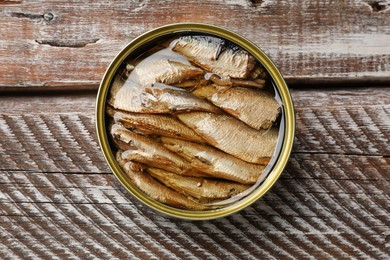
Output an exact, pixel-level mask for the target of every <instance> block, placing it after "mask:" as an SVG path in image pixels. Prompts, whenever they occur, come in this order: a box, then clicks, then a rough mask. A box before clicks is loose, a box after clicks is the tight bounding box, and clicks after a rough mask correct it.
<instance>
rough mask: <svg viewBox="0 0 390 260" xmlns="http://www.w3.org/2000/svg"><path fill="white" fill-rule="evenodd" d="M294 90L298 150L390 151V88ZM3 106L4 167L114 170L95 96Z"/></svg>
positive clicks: (6, 100)
mask: <svg viewBox="0 0 390 260" xmlns="http://www.w3.org/2000/svg"><path fill="white" fill-rule="evenodd" d="M293 93H294V94H293V96H294V99H295V100H296V102H295V109H296V117H297V131H296V139H295V146H294V152H295V153H317V154H318V153H324V154H351V155H369V156H387V157H388V156H389V155H390V147H389V146H388V145H387V144H388V143H389V139H390V119H389V114H390V105H389V104H388V100H389V99H388V96H389V92H386V93H387V94H383V89H382V88H378V89H374V90H373V95H366V92H364V91H363V92H362V93H360V94H359V92H356V91H351V90H350V91H346V90H345V91H344V94H343V95H341V96H339V97H338V98H334V95H331V94H329V93H328V92H325V93H327V94H328V95H325V94H324V93H323V92H322V91H321V90H320V89H318V90H317V91H314V92H312V91H306V90H294V91H293ZM308 93H311V94H313V97H310V98H309V97H308V95H309V94H308ZM316 97H317V98H316ZM316 100H322V101H318V102H317V103H316ZM357 100H358V101H357ZM309 102H311V103H310V104H312V105H310V104H308V103H309ZM349 102H351V105H349ZM321 103H322V105H321ZM357 103H360V104H357ZM370 104H371V105H370ZM0 107H1V110H0V111H1V112H0V127H1V128H0V132H1V135H2V137H3V138H1V139H0V159H1V161H2V162H3V163H2V164H1V165H0V169H3V170H6V169H14V170H15V169H17V170H24V171H30V170H34V171H42V172H61V171H67V172H90V173H95V172H102V173H107V172H109V169H108V167H107V165H106V163H105V161H104V158H103V156H102V154H101V152H100V151H99V149H98V141H97V137H96V134H95V120H94V96H93V95H88V94H84V95H81V96H80V97H78V96H70V97H69V98H68V97H67V96H51V97H50V98H49V97H47V96H41V97H39V96H32V97H29V96H24V97H17V96H7V97H3V98H2V102H1V105H0ZM317 167H319V166H317Z"/></svg>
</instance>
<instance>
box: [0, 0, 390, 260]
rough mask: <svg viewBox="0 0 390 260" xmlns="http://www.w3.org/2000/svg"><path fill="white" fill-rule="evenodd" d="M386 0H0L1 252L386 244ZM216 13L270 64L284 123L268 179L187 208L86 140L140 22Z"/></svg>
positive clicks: (213, 252)
mask: <svg viewBox="0 0 390 260" xmlns="http://www.w3.org/2000/svg"><path fill="white" fill-rule="evenodd" d="M389 10H390V2H389V1H379V0H378V1H373V0H368V1H358V0H355V1H352V0H351V1H347V0H345V1H331V0H314V1H307V0H298V1H283V0H264V1H246V0H225V1H222V0H220V1H193V0H187V1H148V0H145V1H142V0H135V1H103V0H101V1H87V0H86V1H62V0H57V1H54V0H51V1H50V0H44V1H43V0H42V1H37V0H32V1H21V0H0V258H1V259H18V258H22V259H35V258H52V259H62V258H71V259H75V258H82V259H89V258H95V257H97V258H106V259H108V258H110V259H111V258H125V257H131V258H143V259H158V258H169V259H171V258H172V259H179V258H199V259H218V258H229V259H230V258H240V259H243V258H245V259H246V258H249V259H259V258H270V259H292V258H300V259H301V258H308V259H314V258H326V259H332V258H333V259H340V258H361V259H388V258H389V256H390V216H389V213H390V203H389V199H390V190H389V187H390V186H389V184H390V146H389V139H390V88H389V86H390V26H389V25H390V16H389V15H390V11H389ZM183 21H195V22H206V23H211V24H215V25H219V26H224V27H227V28H229V29H231V30H233V31H236V32H239V33H241V34H242V35H244V36H246V37H247V38H249V39H250V40H252V41H253V42H255V43H256V44H257V45H259V46H260V47H261V48H262V49H263V50H264V51H265V52H266V53H267V54H269V56H270V57H271V58H272V59H273V60H274V62H275V64H276V65H277V66H278V67H279V68H280V69H281V71H282V73H283V74H284V75H285V78H286V80H287V82H288V84H289V85H290V86H291V92H292V96H293V100H294V102H295V103H294V105H295V109H296V116H297V133H296V139H295V146H294V150H293V154H292V156H291V160H290V161H289V164H288V166H287V168H286V170H285V171H284V173H283V174H282V177H281V178H280V180H279V181H278V182H277V184H276V185H275V186H274V187H273V188H272V190H271V191H270V192H268V193H267V194H266V195H265V196H264V197H263V198H262V199H261V200H259V201H258V202H256V203H255V204H254V205H253V206H251V207H249V208H247V209H245V210H243V211H241V212H240V213H238V214H235V215H232V216H229V217H226V218H223V219H219V220H213V221H204V222H188V221H181V220H176V219H171V218H167V217H164V216H161V215H159V214H156V213H155V212H153V211H151V210H149V209H147V208H146V207H144V206H143V205H141V204H140V203H139V202H137V201H136V200H135V199H134V198H132V197H131V196H130V195H128V194H127V193H126V192H125V191H124V190H123V189H122V188H121V186H120V185H119V183H118V182H117V181H116V180H115V178H114V177H113V176H112V174H111V172H110V171H109V169H108V167H107V165H106V163H105V162H104V159H103V157H102V155H101V152H100V150H99V148H98V144H97V137H96V133H95V119H94V105H95V98H96V90H97V87H98V83H99V81H100V79H101V77H102V74H103V73H104V70H105V68H106V67H107V66H108V64H109V62H110V61H111V59H112V58H113V57H114V56H115V55H116V53H117V52H119V51H120V49H121V48H123V47H124V46H125V45H126V44H127V43H128V42H129V41H130V40H132V39H133V38H134V37H136V36H138V35H139V34H141V33H143V32H145V31H147V30H149V29H152V28H154V27H157V26H160V25H163V24H168V23H174V22H183Z"/></svg>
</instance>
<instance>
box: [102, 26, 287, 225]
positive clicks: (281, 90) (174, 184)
mask: <svg viewBox="0 0 390 260" xmlns="http://www.w3.org/2000/svg"><path fill="white" fill-rule="evenodd" d="M96 122H97V133H98V138H99V143H100V146H101V149H102V151H103V154H104V156H105V158H106V160H107V162H108V165H109V166H110V168H111V170H112V171H113V173H114V174H115V176H116V177H117V178H118V180H119V182H120V183H121V184H122V185H123V186H124V187H125V188H126V189H127V190H128V191H129V192H130V193H131V194H132V195H133V196H135V197H136V198H137V199H139V200H140V201H141V202H143V203H145V204H146V205H147V206H149V207H151V208H153V209H155V210H157V211H159V212H161V213H164V214H166V215H169V216H173V217H178V218H182V219H193V220H206V219H213V218H219V217H223V216H227V215H229V214H232V213H234V212H237V211H239V210H241V209H243V208H245V207H247V206H249V205H250V204H252V203H253V202H255V201H256V200H257V199H259V198H260V197H261V196H263V195H264V194H265V193H266V192H267V191H268V190H269V189H270V188H271V186H272V185H273V184H274V183H275V182H276V180H277V179H278V177H279V176H280V174H281V172H282V171H283V169H284V167H285V165H286V163H287V160H288V158H289V156H290V152H291V149H292V143H293V139H294V132H295V117H294V111H293V105H292V101H291V97H290V94H289V90H288V88H287V86H286V83H285V81H284V80H283V77H282V75H281V74H280V72H279V71H278V69H277V68H276V66H275V65H274V64H273V63H272V61H271V60H270V59H269V58H268V57H267V56H266V54H264V52H263V51H262V50H261V49H259V48H258V47H257V46H256V45H254V44H253V43H251V42H250V41H249V40H247V39H245V38H243V37H242V36H240V35H238V34H236V33H234V32H231V31H229V30H227V29H223V28H219V27H215V26H212V25H206V24H199V23H177V24H172V25H166V26H163V27H160V28H157V29H154V30H151V31H149V32H147V33H145V34H143V35H141V36H139V37H138V38H136V39H134V40H133V41H132V42H130V43H129V44H128V45H127V46H126V47H125V48H124V49H123V50H122V51H120V53H119V54H118V55H117V56H116V57H115V58H114V60H113V61H112V63H111V64H110V65H109V67H108V69H107V71H106V73H105V75H104V76H103V79H102V81H101V84H100V87H99V92H98V96H97V106H96Z"/></svg>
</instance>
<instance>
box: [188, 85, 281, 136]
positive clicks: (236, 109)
mask: <svg viewBox="0 0 390 260" xmlns="http://www.w3.org/2000/svg"><path fill="white" fill-rule="evenodd" d="M192 93H193V94H194V95H196V96H199V97H203V98H206V99H207V100H209V101H210V102H212V103H213V104H214V105H216V106H217V107H219V108H221V109H222V110H224V111H225V112H227V113H229V114H230V115H232V116H234V117H236V118H238V119H240V120H241V121H243V122H244V123H246V124H247V125H249V126H251V127H253V128H255V129H257V130H259V129H261V128H263V129H268V128H270V127H272V125H273V123H274V122H275V120H276V119H277V118H278V116H279V114H280V105H279V103H278V102H277V101H276V100H275V98H274V97H273V96H272V95H271V94H269V93H268V92H265V91H261V90H253V89H248V88H240V87H233V88H227V87H221V86H216V85H209V86H205V87H200V88H197V89H196V90H195V91H193V92H192Z"/></svg>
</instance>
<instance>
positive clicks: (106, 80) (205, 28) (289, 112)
mask: <svg viewBox="0 0 390 260" xmlns="http://www.w3.org/2000/svg"><path fill="white" fill-rule="evenodd" d="M194 33H197V34H205V35H209V36H216V37H219V38H222V39H225V40H228V41H230V42H232V43H234V44H236V45H238V46H240V47H241V48H242V49H244V50H246V51H248V52H249V53H251V54H252V55H253V56H254V57H255V58H256V59H257V60H258V61H259V62H260V63H261V64H262V65H263V67H264V68H265V69H266V71H267V72H268V74H269V76H270V77H271V80H272V84H273V85H274V88H275V89H276V91H277V92H278V96H279V98H280V102H281V104H282V106H281V109H282V118H281V122H280V128H282V133H283V135H282V136H281V137H280V138H279V141H278V146H277V148H276V149H277V151H276V153H277V155H276V156H274V160H273V162H272V164H269V165H268V166H267V168H266V170H265V173H263V174H262V177H261V178H262V180H261V183H260V184H259V185H258V186H257V187H256V188H255V189H254V190H253V191H252V192H251V193H250V194H248V195H247V196H246V197H244V198H243V199H241V200H239V201H237V202H235V203H233V204H231V205H229V206H226V207H223V208H220V209H213V210H206V211H191V210H182V209H178V208H173V207H170V206H167V205H164V204H162V203H159V202H157V201H155V200H153V199H151V198H150V197H148V196H147V195H145V194H144V193H143V192H142V191H140V190H139V189H138V188H137V187H135V186H134V185H133V184H132V183H131V182H130V181H129V180H128V178H127V177H126V174H125V173H124V172H123V170H122V169H121V168H120V167H119V165H118V163H117V162H116V160H115V156H114V154H113V152H112V149H111V147H110V143H109V138H108V132H107V129H106V124H107V122H106V121H107V118H106V115H105V110H106V99H107V96H108V92H109V88H110V84H111V82H112V80H113V77H114V76H115V73H116V72H117V70H118V68H119V67H120V66H121V65H122V63H123V62H124V60H125V59H126V58H127V57H129V55H133V56H137V55H140V54H142V53H143V52H145V51H146V50H148V49H149V48H151V47H153V45H154V44H155V43H156V42H158V41H162V40H164V39H166V38H172V37H174V36H176V35H178V36H180V35H186V34H194ZM96 128H97V134H98V139H99V144H100V147H101V150H102V152H103V154H104V157H105V159H106V161H107V163H108V165H109V167H110V168H111V170H112V172H113V173H114V175H115V176H116V178H117V179H118V180H119V182H120V183H121V184H122V185H123V186H124V187H125V188H126V189H127V190H128V191H129V192H130V193H131V194H132V195H133V196H134V197H136V198H137V199H138V200H140V201H141V202H142V203H144V204H146V205H147V206H149V207H150V208H153V209H154V210H156V211H158V212H160V213H163V214H166V215H169V216H172V217H177V218H181V219H187V220H208V219H215V218H220V217H224V216H227V215H230V214H232V213H235V212H238V211H239V210H242V209H244V208H245V207H247V206H249V205H251V204H252V203H254V202H255V201H256V200H258V199H259V198H261V197H262V196H263V195H264V194H265V193H266V192H267V191H268V190H269V189H270V188H271V187H272V185H273V184H274V183H275V182H276V180H277V179H278V178H279V176H280V174H281V173H282V171H283V169H284V167H285V165H286V163H287V161H288V158H289V156H290V153H291V149H292V145H293V140H294V134H295V115H294V109H293V103H292V100H291V96H290V93H289V90H288V88H287V85H286V83H285V81H284V79H283V77H282V75H281V73H280V72H279V70H278V69H277V67H276V66H275V65H274V63H273V62H272V61H271V60H270V58H269V57H268V56H267V55H266V54H265V53H264V52H263V51H262V50H261V49H260V48H258V47H257V46H256V45H255V44H253V43H252V42H250V41H249V40H247V39H245V38H244V37H242V36H240V35H238V34H236V33H234V32H232V31H230V30H227V29H224V28H221V27H216V26H212V25H208V24H201V23H176V24H170V25H166V26H162V27H159V28H156V29H154V30H151V31H149V32H146V33H144V34H142V35H141V36H139V37H137V38H136V39H134V40H133V41H131V42H130V43H129V44H128V45H127V46H126V47H125V48H124V49H123V50H121V51H120V52H119V54H118V55H117V56H116V57H115V58H114V60H113V61H112V62H111V64H110V65H109V66H108V68H107V70H106V72H105V74H104V76H103V79H102V81H101V84H100V86H99V91H98V95H97V102H96Z"/></svg>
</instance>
